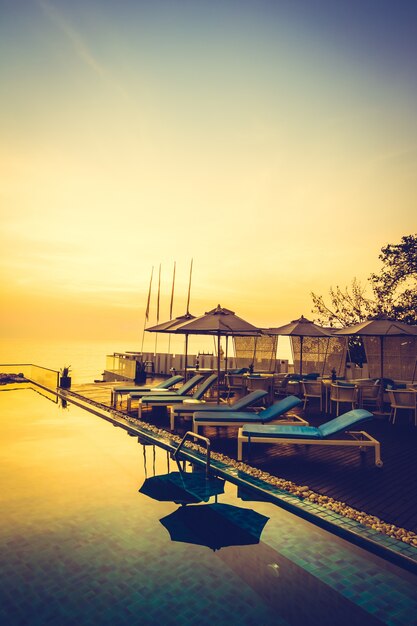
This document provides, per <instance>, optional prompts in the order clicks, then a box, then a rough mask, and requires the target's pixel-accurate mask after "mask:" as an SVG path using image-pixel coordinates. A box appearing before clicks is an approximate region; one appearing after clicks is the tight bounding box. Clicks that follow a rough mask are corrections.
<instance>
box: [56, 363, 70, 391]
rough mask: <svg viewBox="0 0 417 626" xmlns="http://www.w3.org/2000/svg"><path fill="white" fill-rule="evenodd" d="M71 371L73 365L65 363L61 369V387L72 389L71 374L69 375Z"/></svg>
mask: <svg viewBox="0 0 417 626" xmlns="http://www.w3.org/2000/svg"><path fill="white" fill-rule="evenodd" d="M70 371H71V365H65V366H64V367H63V368H62V369H61V377H60V381H59V386H60V387H61V389H70V387H71V376H70V375H69V373H70Z"/></svg>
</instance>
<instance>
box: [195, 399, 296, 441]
mask: <svg viewBox="0 0 417 626" xmlns="http://www.w3.org/2000/svg"><path fill="white" fill-rule="evenodd" d="M302 403H303V401H302V400H300V398H297V397H296V396H287V397H286V398H284V399H283V400H279V401H278V402H275V404H273V405H272V406H270V407H268V408H267V409H262V410H261V411H259V413H249V412H248V411H226V412H219V411H206V412H204V411H200V409H199V410H198V411H196V412H195V413H194V417H193V430H194V432H195V433H198V429H199V427H200V426H242V425H243V424H248V423H252V424H256V423H257V424H265V423H266V422H271V421H272V420H274V419H278V418H279V417H281V416H282V415H284V414H285V413H287V411H290V410H291V409H294V408H295V407H296V406H299V405H300V404H302ZM281 424H300V425H306V424H308V422H306V420H304V419H303V418H302V417H299V416H298V415H291V416H288V417H286V418H284V419H283V420H282V421H281Z"/></svg>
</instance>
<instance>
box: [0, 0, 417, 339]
mask: <svg viewBox="0 0 417 626" xmlns="http://www.w3.org/2000/svg"><path fill="white" fill-rule="evenodd" d="M416 119H417V3H416V2H414V1H405V0H398V2H387V1H384V0H362V1H361V2H359V1H358V2H356V1H354V2H352V0H349V1H340V0H339V1H338V0H297V1H294V0H291V1H290V0H282V1H281V0H275V1H272V0H256V1H255V0H253V1H248V0H239V1H238V0H210V1H202V0H170V1H169V0H152V1H147V2H141V1H140V0H135V1H133V0H131V1H129V0H117V1H116V0H101V1H99V0H71V2H69V1H64V0H22V1H21V2H16V1H15V0H0V133H1V135H0V137H1V141H0V217H1V229H0V251H1V253H0V285H1V287H0V337H7V338H13V337H22V336H23V337H28V338H34V337H36V338H43V337H44V338H50V337H62V335H63V334H65V336H66V337H68V338H74V339H84V338H85V339H88V338H94V339H100V338H106V337H120V338H123V339H126V340H127V341H132V349H137V347H138V344H139V342H140V339H139V338H140V337H141V336H142V332H143V328H144V326H145V319H144V315H145V308H146V302H147V295H148V289H149V283H150V276H151V272H152V268H153V288H152V297H151V307H150V315H149V320H148V322H147V323H149V324H154V323H156V315H157V304H156V292H157V286H158V276H159V267H161V279H160V305H159V320H160V321H165V320H166V319H168V318H169V307H170V297H171V284H172V275H173V267H174V263H175V264H176V283H175V297H174V309H173V311H174V315H181V314H182V313H184V312H185V309H186V301H187V289H188V281H189V273H190V263H191V259H193V273H192V283H191V298H190V311H191V312H192V313H193V314H194V315H200V314H202V313H204V312H205V311H208V310H209V309H212V308H213V307H215V306H216V305H217V304H219V303H220V304H221V305H222V306H225V307H227V308H229V309H232V310H233V311H235V312H236V313H237V314H238V315H239V316H241V317H243V318H244V319H246V320H247V321H250V322H251V323H252V324H254V325H258V326H262V327H271V326H278V325H281V324H285V323H287V322H289V321H290V320H293V319H295V318H298V317H299V316H300V315H301V314H304V315H305V316H306V317H310V318H312V317H313V315H312V313H311V309H312V300H311V295H310V294H311V292H312V291H313V292H315V293H318V294H323V295H325V294H327V293H328V290H329V288H330V287H331V286H333V287H335V286H336V285H340V286H342V287H344V286H346V285H348V284H350V283H351V281H352V279H353V278H354V277H356V278H357V279H358V280H360V281H361V282H363V283H366V281H367V278H368V277H369V275H370V274H371V273H372V272H378V271H379V270H380V261H379V260H378V255H379V253H380V250H381V247H382V246H384V245H386V244H387V243H398V242H399V241H400V239H401V237H402V236H403V235H406V234H412V233H416V232H417V228H416V225H417V224H416V222H417V220H416V210H415V209H416V199H417V175H416V174H417V172H416V169H417V159H416V154H417V152H416V147H417V124H416Z"/></svg>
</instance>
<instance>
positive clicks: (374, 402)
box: [358, 383, 381, 409]
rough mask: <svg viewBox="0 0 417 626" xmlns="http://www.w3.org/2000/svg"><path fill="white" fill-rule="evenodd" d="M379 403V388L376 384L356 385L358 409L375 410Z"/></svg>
mask: <svg viewBox="0 0 417 626" xmlns="http://www.w3.org/2000/svg"><path fill="white" fill-rule="evenodd" d="M380 402H381V387H380V385H378V384H376V383H372V384H370V383H361V384H359V385H358V404H359V407H360V408H361V409H362V408H365V407H366V406H369V407H371V408H372V407H374V408H377V407H378V406H379V404H380Z"/></svg>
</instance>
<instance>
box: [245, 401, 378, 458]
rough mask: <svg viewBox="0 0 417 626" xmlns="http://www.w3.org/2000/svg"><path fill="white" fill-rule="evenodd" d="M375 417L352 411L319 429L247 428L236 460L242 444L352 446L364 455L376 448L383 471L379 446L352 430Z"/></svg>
mask: <svg viewBox="0 0 417 626" xmlns="http://www.w3.org/2000/svg"><path fill="white" fill-rule="evenodd" d="M372 417H373V414H372V413H370V412H369V411H366V410H365V409H353V410H352V411H348V412H347V413H344V414H343V415H339V417H335V418H334V419H332V420H330V421H328V422H326V423H325V424H322V425H321V426H319V427H318V428H315V427H313V426H281V425H274V424H270V425H266V426H260V425H257V424H244V425H243V426H242V428H240V429H239V434H238V443H237V458H238V460H239V461H241V460H242V446H243V443H245V442H246V443H248V444H252V443H273V444H291V443H292V444H297V445H298V444H301V445H308V446H310V445H318V446H351V447H352V446H353V447H355V448H358V449H359V451H360V452H363V451H364V450H365V448H373V450H374V453H375V465H376V466H377V467H382V461H381V449H380V443H379V441H377V440H376V439H374V438H373V437H371V436H370V435H368V433H366V432H364V431H350V430H348V429H349V428H350V427H351V426H354V425H355V424H358V423H359V422H363V421H366V420H369V419H371V418H372ZM339 433H343V434H345V435H348V436H349V437H350V438H347V439H330V437H331V436H332V435H337V434H339Z"/></svg>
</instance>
